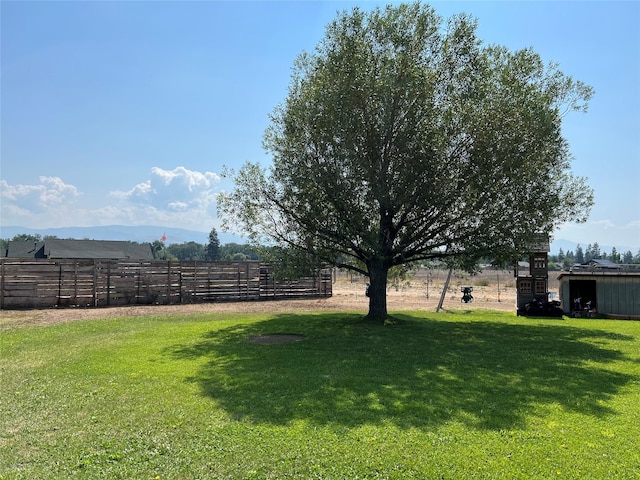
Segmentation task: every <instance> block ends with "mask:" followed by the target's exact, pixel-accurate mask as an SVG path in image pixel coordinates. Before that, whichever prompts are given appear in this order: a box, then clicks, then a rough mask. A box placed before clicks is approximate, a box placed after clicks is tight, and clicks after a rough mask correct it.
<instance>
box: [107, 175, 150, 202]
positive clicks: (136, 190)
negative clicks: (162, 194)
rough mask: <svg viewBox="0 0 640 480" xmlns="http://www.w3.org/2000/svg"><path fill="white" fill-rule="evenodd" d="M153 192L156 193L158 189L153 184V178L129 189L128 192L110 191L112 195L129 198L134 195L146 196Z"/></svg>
mask: <svg viewBox="0 0 640 480" xmlns="http://www.w3.org/2000/svg"><path fill="white" fill-rule="evenodd" d="M151 193H156V191H155V190H154V189H153V187H152V186H151V180H147V181H146V182H142V183H139V184H137V185H136V186H135V187H133V188H132V189H131V190H128V191H126V192H120V191H117V190H116V191H113V192H110V195H111V196H112V197H116V198H121V199H123V200H127V199H129V198H132V197H146V196H148V195H149V194H151Z"/></svg>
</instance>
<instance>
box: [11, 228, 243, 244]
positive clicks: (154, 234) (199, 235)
mask: <svg viewBox="0 0 640 480" xmlns="http://www.w3.org/2000/svg"><path fill="white" fill-rule="evenodd" d="M21 233H25V234H30V235H36V234H39V235H40V236H42V237H44V236H47V235H50V236H56V237H58V238H75V239H78V240H82V239H85V238H86V239H89V240H129V241H132V242H139V243H145V242H149V243H152V242H154V241H155V240H160V239H161V238H162V236H163V235H164V236H166V238H167V239H166V241H165V243H166V244H167V245H169V244H172V243H185V242H196V243H200V244H202V245H204V244H206V243H207V242H208V241H209V232H197V231H194V230H186V229H183V228H171V227H158V226H147V225H144V226H133V227H129V226H124V225H107V226H100V227H62V228H26V227H16V226H9V227H5V226H2V227H0V238H4V239H7V238H8V239H11V238H13V237H14V236H16V235H18V234H21ZM218 239H219V240H220V243H221V244H223V245H224V244H227V243H246V239H243V238H242V237H239V236H237V235H232V234H230V233H225V232H218Z"/></svg>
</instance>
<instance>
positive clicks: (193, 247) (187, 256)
mask: <svg viewBox="0 0 640 480" xmlns="http://www.w3.org/2000/svg"><path fill="white" fill-rule="evenodd" d="M48 238H58V237H56V236H55V235H45V236H44V237H42V236H40V235H39V234H26V233H20V234H18V235H15V236H14V237H13V238H11V239H8V238H6V239H4V238H0V251H2V252H4V251H5V250H6V249H7V247H8V245H9V242H10V241H12V242H19V241H27V242H41V241H43V240H46V239H48ZM130 243H134V244H138V245H139V244H141V242H130ZM151 249H152V251H153V256H154V257H155V258H157V259H160V260H201V261H227V262H228V261H233V262H242V261H247V260H267V259H268V260H273V259H272V258H271V257H273V255H272V254H273V253H274V252H272V251H271V250H272V249H268V248H265V247H260V248H256V247H255V246H252V245H249V244H240V243H233V242H232V243H227V244H224V245H222V244H220V241H219V240H218V233H217V231H216V229H215V228H212V229H211V232H210V233H209V241H208V242H207V243H206V244H204V245H203V244H201V243H197V242H184V243H172V244H170V245H165V244H164V242H162V241H160V240H155V241H154V242H152V243H151ZM279 257H289V255H280V256H279ZM594 259H600V260H609V261H611V262H613V263H619V264H624V265H629V264H640V250H639V251H638V252H637V253H636V254H635V255H634V254H633V253H632V252H631V250H627V251H626V252H619V251H618V250H617V249H616V247H612V249H611V252H610V253H607V252H605V251H603V250H601V248H600V245H599V244H598V242H594V243H593V244H591V243H590V244H588V245H587V247H586V248H584V249H583V248H582V247H581V246H580V245H578V246H577V247H576V250H575V252H574V251H573V250H568V251H567V252H564V250H563V249H562V248H561V249H560V250H559V251H558V254H557V255H550V256H549V267H550V268H551V269H554V268H555V269H558V270H559V269H562V270H569V268H571V266H572V265H574V264H576V263H588V262H590V261H591V260H594Z"/></svg>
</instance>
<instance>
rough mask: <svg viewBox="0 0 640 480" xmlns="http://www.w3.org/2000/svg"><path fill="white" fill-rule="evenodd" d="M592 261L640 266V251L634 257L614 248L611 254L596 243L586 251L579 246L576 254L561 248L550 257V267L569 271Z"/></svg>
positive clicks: (590, 245)
mask: <svg viewBox="0 0 640 480" xmlns="http://www.w3.org/2000/svg"><path fill="white" fill-rule="evenodd" d="M591 260H609V261H610V262H613V263H618V264H621V265H630V264H640V250H639V251H638V252H637V253H636V254H635V255H634V254H633V252H631V250H627V251H626V252H619V251H618V250H617V249H616V247H612V248H611V252H610V253H607V252H605V251H603V250H601V249H600V245H598V242H594V243H593V244H591V243H590V244H588V245H587V248H585V249H583V248H582V247H581V246H580V245H578V246H577V247H576V250H575V252H574V251H573V250H568V251H567V252H566V253H565V252H564V251H563V250H562V248H561V249H560V250H559V251H558V254H557V255H550V256H549V262H550V267H551V263H553V264H555V265H556V266H557V268H561V269H562V270H569V269H570V268H571V266H572V265H574V264H576V263H588V262H590V261H591Z"/></svg>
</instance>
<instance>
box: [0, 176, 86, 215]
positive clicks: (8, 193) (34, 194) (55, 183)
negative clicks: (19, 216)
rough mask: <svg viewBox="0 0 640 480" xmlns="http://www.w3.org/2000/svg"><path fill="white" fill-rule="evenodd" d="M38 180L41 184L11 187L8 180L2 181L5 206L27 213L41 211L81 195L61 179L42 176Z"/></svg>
mask: <svg viewBox="0 0 640 480" xmlns="http://www.w3.org/2000/svg"><path fill="white" fill-rule="evenodd" d="M38 180H40V183H39V184H36V185H20V184H18V185H10V184H9V183H8V182H7V181H6V180H0V191H1V192H2V193H1V196H2V199H3V204H4V203H5V202H8V203H9V204H10V205H12V206H13V207H18V208H20V209H24V210H26V211H31V210H41V209H46V208H48V207H49V206H53V205H59V204H61V203H63V202H67V201H70V200H72V199H74V198H75V197H78V196H79V195H80V193H79V192H78V189H77V188H76V187H75V186H74V185H70V184H66V183H64V182H63V181H62V179H61V178H60V177H44V176H41V177H39V178H38Z"/></svg>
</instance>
